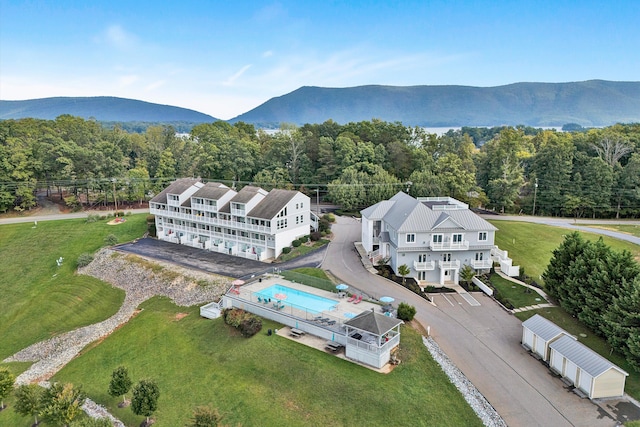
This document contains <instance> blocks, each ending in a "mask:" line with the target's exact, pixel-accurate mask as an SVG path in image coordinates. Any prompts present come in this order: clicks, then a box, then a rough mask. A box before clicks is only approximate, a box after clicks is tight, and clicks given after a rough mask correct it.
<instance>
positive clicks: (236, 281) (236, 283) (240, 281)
mask: <svg viewBox="0 0 640 427" xmlns="http://www.w3.org/2000/svg"><path fill="white" fill-rule="evenodd" d="M231 284H232V285H233V286H240V285H244V280H240V279H236V280H234V281H233V282H231Z"/></svg>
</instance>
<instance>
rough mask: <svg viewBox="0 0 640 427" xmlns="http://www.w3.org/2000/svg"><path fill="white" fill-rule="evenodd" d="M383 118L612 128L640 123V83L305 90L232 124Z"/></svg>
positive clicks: (269, 103) (412, 123)
mask: <svg viewBox="0 0 640 427" xmlns="http://www.w3.org/2000/svg"><path fill="white" fill-rule="evenodd" d="M372 118H377V119H380V120H384V121H392V122H394V121H398V122H401V123H403V124H405V125H408V126H494V125H504V124H506V125H512V126H515V125H518V124H525V125H529V126H562V125H564V124H565V123H577V124H580V125H582V126H609V125H613V124H615V123H619V122H620V123H630V122H638V121H640V82H611V81H603V80H590V81H585V82H573V83H515V84H511V85H506V86H497V87H472V86H404V87H403V86H373V85H372V86H359V87H350V88H322V87H309V86H306V87H302V88H300V89H297V90H295V91H293V92H291V93H288V94H286V95H283V96H280V97H277V98H272V99H270V100H269V101H267V102H265V103H264V104H262V105H260V106H258V107H256V108H254V109H253V110H251V111H249V112H247V113H244V114H242V115H240V116H238V117H236V118H235V119H233V120H231V122H232V123H233V122H235V121H244V122H247V123H254V124H274V123H275V124H277V123H284V122H286V123H296V124H300V125H301V124H304V123H322V122H324V121H326V120H328V119H332V120H334V121H336V122H338V123H348V122H357V121H362V120H371V119H372Z"/></svg>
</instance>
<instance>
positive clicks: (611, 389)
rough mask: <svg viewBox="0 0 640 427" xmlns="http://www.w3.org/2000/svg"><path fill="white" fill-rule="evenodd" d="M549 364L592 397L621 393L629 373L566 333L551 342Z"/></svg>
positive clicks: (611, 395) (614, 395)
mask: <svg viewBox="0 0 640 427" xmlns="http://www.w3.org/2000/svg"><path fill="white" fill-rule="evenodd" d="M549 348H550V356H549V367H550V368H551V370H553V371H555V372H557V373H558V374H560V375H562V377H564V378H566V379H567V380H569V381H570V382H571V383H573V385H574V386H575V387H576V388H577V389H578V390H581V391H582V392H584V394H586V395H587V397H589V399H598V398H605V397H621V396H623V395H624V384H625V381H626V378H627V376H629V374H628V373H627V372H625V371H624V370H622V369H620V368H619V367H618V366H616V365H614V364H613V363H611V362H609V361H608V360H607V359H605V358H604V357H602V356H600V355H599V354H598V353H596V352H595V351H593V350H591V349H590V348H589V347H587V346H585V345H584V344H582V343H580V342H578V341H576V340H575V339H573V338H572V337H570V336H568V335H563V336H561V337H560V338H558V339H557V340H555V341H553V342H552V343H551V344H549Z"/></svg>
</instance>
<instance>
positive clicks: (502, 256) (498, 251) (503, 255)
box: [491, 246, 509, 260]
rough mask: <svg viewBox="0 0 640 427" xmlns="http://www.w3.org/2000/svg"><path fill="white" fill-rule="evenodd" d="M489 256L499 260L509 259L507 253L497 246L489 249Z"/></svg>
mask: <svg viewBox="0 0 640 427" xmlns="http://www.w3.org/2000/svg"><path fill="white" fill-rule="evenodd" d="M491 256H494V257H497V258H498V259H500V260H506V259H509V252H507V251H503V250H501V249H500V248H498V247H497V246H494V247H493V248H491Z"/></svg>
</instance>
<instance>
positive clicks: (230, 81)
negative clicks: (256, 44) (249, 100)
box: [222, 64, 251, 86]
mask: <svg viewBox="0 0 640 427" xmlns="http://www.w3.org/2000/svg"><path fill="white" fill-rule="evenodd" d="M249 68H251V64H249V65H245V66H244V67H242V68H240V70H238V71H237V72H236V73H235V74H233V75H232V76H230V77H229V78H228V79H227V80H225V81H224V82H223V83H222V85H223V86H231V85H233V84H234V83H235V81H236V80H237V79H238V78H239V77H240V76H242V75H243V74H244V73H245V71H247V70H248V69H249Z"/></svg>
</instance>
